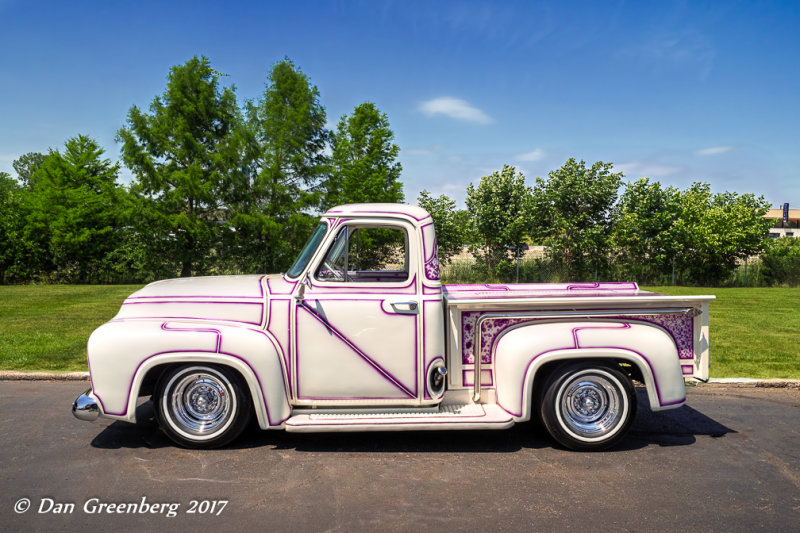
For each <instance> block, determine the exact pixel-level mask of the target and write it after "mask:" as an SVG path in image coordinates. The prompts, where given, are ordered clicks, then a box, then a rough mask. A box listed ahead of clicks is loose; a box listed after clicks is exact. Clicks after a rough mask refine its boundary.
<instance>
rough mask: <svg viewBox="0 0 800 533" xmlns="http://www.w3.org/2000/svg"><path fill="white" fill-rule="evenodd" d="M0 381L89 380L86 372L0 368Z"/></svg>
mask: <svg viewBox="0 0 800 533" xmlns="http://www.w3.org/2000/svg"><path fill="white" fill-rule="evenodd" d="M0 381H89V373H88V372H62V373H58V374H57V373H55V372H17V371H16V370H0Z"/></svg>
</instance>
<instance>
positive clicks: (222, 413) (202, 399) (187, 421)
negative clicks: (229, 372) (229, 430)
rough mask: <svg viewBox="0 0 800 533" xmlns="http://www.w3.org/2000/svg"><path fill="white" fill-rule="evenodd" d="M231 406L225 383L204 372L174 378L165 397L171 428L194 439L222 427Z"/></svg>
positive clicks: (229, 413)
mask: <svg viewBox="0 0 800 533" xmlns="http://www.w3.org/2000/svg"><path fill="white" fill-rule="evenodd" d="M232 404H233V400H232V398H231V395H230V383H229V382H228V380H227V379H225V378H224V376H221V375H214V374H211V373H206V372H192V373H189V374H184V375H182V376H178V377H177V379H176V380H175V382H174V384H173V385H172V388H171V394H170V396H169V412H170V414H171V418H172V419H173V421H174V422H175V424H176V425H177V426H179V427H180V429H181V430H183V431H185V432H187V433H190V434H192V435H196V436H204V435H209V434H213V433H214V432H216V431H218V430H219V429H220V428H222V427H223V426H225V425H226V424H227V423H228V421H229V419H230V416H231V413H232Z"/></svg>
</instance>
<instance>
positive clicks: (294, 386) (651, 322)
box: [72, 204, 714, 450]
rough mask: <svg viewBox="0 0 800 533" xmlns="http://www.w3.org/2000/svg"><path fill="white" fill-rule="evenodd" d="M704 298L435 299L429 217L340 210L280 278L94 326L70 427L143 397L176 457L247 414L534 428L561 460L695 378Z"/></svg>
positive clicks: (511, 293)
mask: <svg viewBox="0 0 800 533" xmlns="http://www.w3.org/2000/svg"><path fill="white" fill-rule="evenodd" d="M713 298H714V297H713V296H691V297H684V296H681V297H677V296H664V295H659V294H654V293H650V292H647V291H643V290H640V289H639V288H638V286H637V285H636V284H635V283H558V284H556V283H549V284H516V285H504V284H503V285H500V284H487V285H444V286H443V285H442V284H441V281H440V278H439V264H438V255H437V247H436V235H435V232H434V225H433V221H432V220H431V217H430V216H429V215H428V213H427V212H426V211H424V210H423V209H420V208H418V207H413V206H407V205H399V204H353V205H345V206H340V207H336V208H334V209H331V210H330V211H328V212H327V213H325V214H324V215H323V216H322V218H321V220H320V222H319V225H318V226H317V227H316V229H315V230H314V232H313V234H312V236H311V238H310V240H309V241H308V244H307V245H306V247H305V249H304V250H303V251H302V252H301V253H300V256H299V257H298V258H297V260H296V262H295V263H294V265H293V266H292V268H291V269H290V270H289V271H288V272H287V273H285V274H280V275H266V276H265V275H246V276H221V277H201V278H183V279H174V280H167V281H159V282H156V283H152V284H150V285H147V286H146V287H144V288H143V289H141V290H139V291H137V292H135V293H134V294H132V295H131V296H130V297H128V298H127V299H126V300H125V302H124V303H123V304H122V308H121V309H120V311H119V314H117V316H116V317H115V318H114V319H113V320H111V321H110V322H108V323H106V324H104V325H103V326H101V327H100V328H98V329H97V330H96V331H95V332H94V333H93V334H92V335H91V338H90V339H89V343H88V347H87V352H88V362H89V369H90V374H91V385H92V388H91V389H89V390H88V391H86V393H84V394H83V395H81V396H80V397H79V398H78V399H77V400H75V402H74V404H73V407H72V412H73V414H74V415H75V416H76V417H77V418H79V419H81V420H94V419H96V418H97V417H98V416H103V417H107V418H112V419H117V420H125V421H129V422H135V413H136V405H137V398H139V397H140V396H148V395H151V394H152V397H153V403H154V409H155V414H156V418H157V419H158V422H159V425H160V426H161V428H162V430H163V431H164V432H165V433H166V434H167V435H168V436H169V437H170V438H171V439H172V440H174V441H175V442H176V443H178V444H180V445H183V446H188V447H197V448H208V447H216V446H222V445H224V444H226V443H229V442H230V441H231V440H232V439H234V438H236V436H237V435H239V433H240V432H241V431H242V430H243V428H244V427H245V426H246V424H247V423H248V421H249V420H250V419H251V417H252V416H255V417H256V419H257V421H258V424H259V426H260V427H261V428H262V429H284V430H286V431H295V432H325V431H328V432H330V431H396V430H445V429H472V430H475V429H503V428H508V427H510V426H512V425H514V424H515V423H516V422H523V421H527V420H530V419H539V420H541V422H542V423H543V424H544V426H545V427H546V428H547V430H548V432H549V433H550V434H551V435H552V437H553V438H554V439H555V440H556V441H558V442H559V443H561V444H562V445H563V446H566V447H568V448H571V449H575V450H598V449H603V448H607V447H609V446H612V445H614V444H615V443H617V442H618V441H619V440H620V439H622V438H623V436H624V435H625V433H626V431H627V430H628V428H629V427H630V425H631V423H632V421H633V418H634V415H635V413H636V405H637V398H636V394H635V390H634V387H633V384H632V380H633V379H635V380H637V381H639V382H641V383H643V384H644V386H645V387H646V389H647V396H648V399H649V404H650V407H651V409H654V410H661V409H670V408H674V407H678V406H680V405H682V404H683V403H684V402H685V400H686V392H685V383H684V380H685V379H691V378H696V379H699V380H705V379H707V378H708V358H709V344H708V305H709V302H710V301H711V300H712V299H713Z"/></svg>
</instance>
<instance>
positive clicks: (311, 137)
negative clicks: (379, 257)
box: [230, 60, 328, 272]
mask: <svg viewBox="0 0 800 533" xmlns="http://www.w3.org/2000/svg"><path fill="white" fill-rule="evenodd" d="M246 113H247V123H246V128H245V133H246V139H247V147H246V156H247V159H246V168H247V172H248V183H247V194H246V195H245V196H244V197H243V198H242V199H241V201H240V202H239V203H238V204H237V207H236V214H235V216H234V218H233V220H232V223H233V225H234V226H235V228H236V233H235V238H234V241H233V243H232V244H231V245H230V248H232V253H238V254H239V255H240V256H241V258H242V261H243V263H244V264H245V265H246V266H247V268H252V269H259V270H262V271H267V272H270V271H273V272H274V271H279V270H282V269H285V268H287V267H288V266H289V265H290V264H291V262H292V261H293V260H294V257H295V255H296V254H297V253H298V251H299V250H300V249H301V248H302V246H303V244H304V242H305V240H306V238H307V236H308V233H309V232H310V231H311V228H312V227H313V224H314V218H312V217H310V216H309V215H308V214H306V212H307V211H309V210H313V209H315V208H316V207H318V206H319V204H320V198H321V192H320V187H321V182H322V176H323V174H324V171H325V166H326V158H325V155H324V153H323V152H324V149H325V143H326V141H327V138H328V133H327V131H326V130H325V123H326V118H325V109H324V108H323V107H322V105H321V104H320V103H319V91H318V90H317V88H316V86H313V85H311V84H310V82H309V80H308V78H307V77H306V75H305V74H303V73H302V72H301V71H300V70H299V69H297V68H296V67H295V66H294V64H293V63H292V62H291V61H289V60H283V61H280V62H278V63H276V64H275V66H274V67H273V68H272V70H271V72H270V74H269V77H268V80H267V87H266V91H265V92H264V95H263V97H262V98H261V99H260V100H259V101H258V102H256V103H254V102H248V103H247V106H246Z"/></svg>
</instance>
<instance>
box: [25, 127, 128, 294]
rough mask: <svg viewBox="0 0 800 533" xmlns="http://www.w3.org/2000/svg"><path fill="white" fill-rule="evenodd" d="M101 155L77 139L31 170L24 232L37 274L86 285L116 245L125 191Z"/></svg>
mask: <svg viewBox="0 0 800 533" xmlns="http://www.w3.org/2000/svg"><path fill="white" fill-rule="evenodd" d="M103 153H104V150H103V149H102V148H101V147H100V146H99V145H98V144H97V143H96V142H95V141H94V140H92V139H91V138H89V137H87V136H86V135H78V136H77V137H73V138H70V139H68V140H67V142H66V143H65V145H64V152H63V153H61V152H59V151H57V150H51V151H50V153H49V154H48V155H47V157H45V159H44V161H43V162H42V164H41V165H40V166H39V168H38V169H37V170H36V171H35V173H34V175H33V180H32V183H33V187H32V189H31V191H30V192H29V193H28V194H27V195H26V206H25V207H26V212H27V213H26V225H25V230H24V233H25V240H26V242H27V243H28V248H29V250H30V251H31V252H32V253H30V254H29V256H30V257H31V258H36V260H37V264H36V265H35V266H36V267H38V270H40V271H44V272H47V271H58V275H59V277H62V278H64V279H68V280H77V281H81V282H86V281H89V280H90V279H93V278H95V277H96V276H97V274H98V273H99V272H101V271H102V269H103V267H104V259H105V257H106V256H107V255H108V254H109V253H111V252H112V250H114V249H115V247H116V246H117V245H118V243H119V241H120V231H121V228H122V225H123V224H122V219H123V215H124V211H125V202H126V193H125V191H124V190H123V189H122V188H121V187H119V185H118V184H117V182H116V180H117V177H118V175H119V164H118V163H111V161H110V160H108V159H105V158H103V157H102V156H103ZM37 252H38V253H37ZM37 256H38V257H37Z"/></svg>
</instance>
